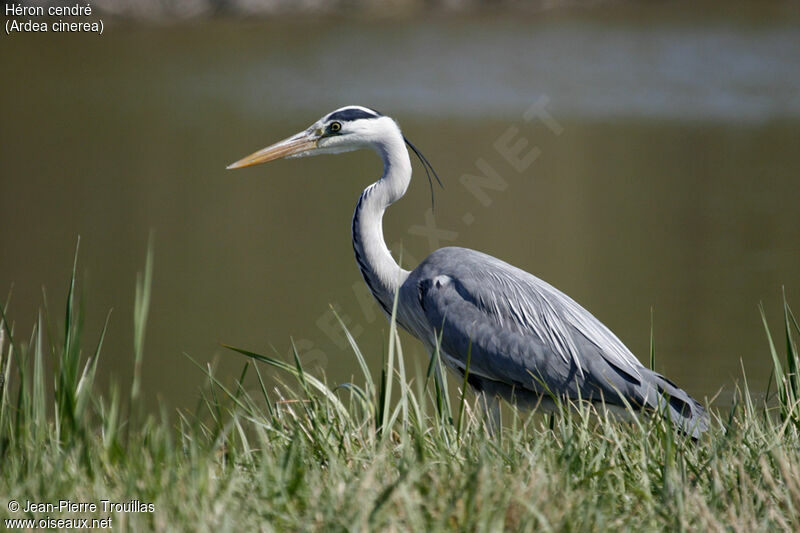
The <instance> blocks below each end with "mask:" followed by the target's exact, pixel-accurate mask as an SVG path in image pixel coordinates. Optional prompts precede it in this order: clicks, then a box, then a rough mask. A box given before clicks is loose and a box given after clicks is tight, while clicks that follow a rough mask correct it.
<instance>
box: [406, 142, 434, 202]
mask: <svg viewBox="0 0 800 533" xmlns="http://www.w3.org/2000/svg"><path fill="white" fill-rule="evenodd" d="M403 140H404V141H405V142H406V144H407V145H408V147H409V148H411V151H412V152H414V154H416V156H417V158H419V161H420V163H422V168H424V169H425V175H426V176H427V177H428V184H429V185H430V187H431V209H433V207H434V202H433V180H432V179H431V174H433V177H434V178H436V182H437V183H438V184H439V187H441V188H442V189H444V185H442V180H440V179H439V175H438V174H437V173H436V170H434V168H433V165H431V162H430V161H428V158H427V157H425V156H424V155H422V152H420V151H419V150H417V147H416V146H414V145H413V144H412V143H411V141H409V140H408V138H406V137H405V136H403Z"/></svg>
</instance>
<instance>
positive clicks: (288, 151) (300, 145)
mask: <svg viewBox="0 0 800 533" xmlns="http://www.w3.org/2000/svg"><path fill="white" fill-rule="evenodd" d="M318 140H319V138H318V137H317V136H315V135H310V134H308V133H307V132H302V133H298V134H297V135H293V136H291V137H289V138H288V139H284V140H282V141H280V142H277V143H275V144H273V145H271V146H267V147H266V148H262V149H261V150H259V151H258V152H254V153H252V154H250V155H248V156H247V157H243V158H242V159H240V160H238V161H237V162H235V163H231V164H230V165H228V166H227V167H226V168H227V169H228V170H232V169H236V168H244V167H251V166H253V165H259V164H261V163H267V162H268V161H274V160H275V159H280V158H282V157H289V156H291V155H296V154H300V153H302V152H306V151H308V150H312V149H314V148H316V147H317V141H318Z"/></svg>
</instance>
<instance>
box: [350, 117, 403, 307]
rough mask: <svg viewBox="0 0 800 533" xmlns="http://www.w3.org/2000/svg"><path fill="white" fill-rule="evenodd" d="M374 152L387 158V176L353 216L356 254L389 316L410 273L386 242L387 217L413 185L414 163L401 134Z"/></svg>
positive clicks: (369, 189)
mask: <svg viewBox="0 0 800 533" xmlns="http://www.w3.org/2000/svg"><path fill="white" fill-rule="evenodd" d="M373 148H375V150H376V151H377V152H378V154H380V156H381V158H383V176H381V179H379V180H378V181H376V182H375V183H373V184H372V185H370V186H369V187H367V188H366V189H364V192H362V193H361V197H360V198H359V199H358V204H356V210H355V213H353V251H354V252H355V255H356V262H357V263H358V268H359V269H360V270H361V275H362V276H364V281H365V282H366V284H367V287H369V290H370V291H371V292H372V295H373V296H374V297H375V299H376V300H378V303H379V304H380V305H381V307H382V308H383V310H384V311H385V312H386V313H387V314H391V312H392V304H393V302H394V296H395V293H396V291H397V289H398V287H400V285H402V284H403V282H404V281H405V280H406V278H408V274H409V272H408V271H407V270H404V269H402V268H401V267H400V265H398V264H397V262H396V261H395V260H394V258H393V257H392V254H391V253H390V252H389V248H387V247H386V242H384V240H383V214H384V212H386V209H387V208H388V207H389V206H390V205H392V204H393V203H394V202H396V201H397V200H399V199H400V198H402V197H403V195H404V194H405V193H406V189H407V188H408V184H409V183H410V181H411V160H410V159H409V156H408V150H406V147H405V144H404V142H403V137H402V135H401V134H400V132H399V130H398V131H397V135H391V136H389V137H388V138H386V139H385V140H383V141H381V142H380V143H376V144H374V145H373Z"/></svg>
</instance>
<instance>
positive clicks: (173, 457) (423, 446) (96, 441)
mask: <svg viewBox="0 0 800 533" xmlns="http://www.w3.org/2000/svg"><path fill="white" fill-rule="evenodd" d="M151 271H152V262H151V260H150V259H149V258H148V260H147V266H146V268H145V272H144V274H143V275H142V276H140V278H139V281H138V283H137V291H136V306H135V313H134V315H135V325H134V339H135V343H134V344H135V346H134V354H135V357H134V360H133V361H131V364H132V365H133V367H134V369H135V371H134V375H135V376H136V377H135V378H134V381H133V383H132V384H131V386H130V387H129V389H126V390H123V389H120V388H118V387H111V388H110V389H109V390H105V391H99V390H97V387H96V386H95V383H94V381H95V375H96V371H97V368H98V365H99V364H102V361H101V360H100V359H101V357H102V355H101V354H102V344H103V338H104V336H105V329H103V330H102V331H99V332H92V333H87V332H85V331H84V330H83V314H82V311H81V306H80V305H78V304H76V296H75V286H74V280H75V268H73V276H72V281H71V282H70V286H69V294H68V298H67V306H66V309H65V311H64V317H63V320H64V324H63V327H62V328H60V329H56V328H54V327H52V325H51V324H50V323H49V322H50V321H49V319H48V315H49V313H48V312H47V310H46V307H45V313H44V314H43V315H42V317H41V318H40V319H39V321H38V325H37V326H36V327H35V329H34V331H33V332H32V333H31V334H30V336H27V337H26V338H25V340H24V341H23V340H22V339H21V338H19V335H18V333H17V332H15V331H13V329H12V327H11V326H10V323H9V322H8V320H7V319H6V317H5V315H3V316H2V319H1V320H2V324H1V325H2V331H3V334H2V338H1V339H0V373H1V374H2V378H3V387H2V392H1V393H0V402H2V403H1V404H0V468H1V469H2V475H0V494H2V496H0V519H6V518H34V519H41V518H44V517H45V516H50V517H52V518H58V517H63V518H73V519H75V518H79V517H97V518H105V517H107V516H109V515H110V516H111V518H112V527H113V529H114V530H116V531H124V530H134V531H139V530H161V531H174V530H186V531H196V530H199V531H221V530H231V531H249V530H265V531H285V530H290V531H344V530H357V531H360V530H393V531H438V530H448V531H497V530H500V529H504V528H505V529H508V530H512V531H604V530H609V531H614V530H634V531H650V530H676V531H677V530H693V531H722V530H725V531H759V530H760V531H767V530H769V531H774V530H793V529H796V527H797V524H798V523H800V516H798V513H800V438H798V437H799V436H800V433H798V430H800V407H798V402H800V377H798V374H797V371H796V369H797V368H798V350H797V344H796V341H795V338H796V336H797V335H798V334H800V328H798V324H797V321H796V320H795V318H794V316H793V315H792V312H791V310H790V309H789V306H788V304H785V306H784V324H783V325H782V326H783V327H782V329H783V330H784V334H783V337H782V338H781V340H780V341H779V342H776V341H775V340H774V337H773V336H772V333H771V332H770V329H769V328H768V327H767V322H766V320H765V322H764V325H765V330H766V332H767V336H768V341H767V343H766V346H765V362H766V361H767V360H768V358H770V357H771V363H772V365H773V366H774V380H773V390H775V389H777V393H776V394H775V398H776V399H775V401H773V402H772V403H774V404H775V406H776V407H774V408H771V409H768V408H766V407H765V405H763V404H761V403H758V402H756V401H755V400H754V399H753V397H752V396H751V394H750V392H749V390H748V388H747V383H746V380H744V379H743V380H742V386H741V388H740V389H738V390H737V394H736V395H735V400H734V402H733V404H732V405H729V406H728V405H726V406H722V407H723V409H722V411H721V412H724V415H721V414H719V412H714V414H713V418H714V421H713V423H712V429H711V430H710V431H709V433H708V434H707V435H706V436H704V437H703V438H702V439H701V440H700V441H698V442H692V441H691V440H690V439H688V438H686V437H684V436H681V435H680V434H677V433H676V432H674V431H673V430H672V429H671V427H670V426H669V425H668V424H666V423H665V422H664V420H663V419H661V418H660V417H657V416H651V417H643V418H641V419H640V420H639V421H638V422H634V423H622V422H618V421H615V420H609V419H607V418H606V417H605V416H603V415H602V414H601V415H597V414H593V413H592V412H591V408H590V407H587V406H585V405H573V406H570V407H569V408H562V409H561V412H560V414H559V415H557V416H553V417H545V416H542V415H537V414H526V413H520V412H516V411H515V410H513V409H510V408H508V407H507V406H504V410H505V411H506V412H505V417H504V422H505V424H504V426H503V428H502V430H501V431H499V432H496V433H495V434H494V435H492V436H490V435H489V434H488V432H487V430H486V425H485V424H484V421H483V417H482V414H481V413H482V411H481V410H480V409H479V408H478V406H477V404H476V400H475V398H474V397H473V396H472V395H471V393H468V394H463V393H462V390H463V383H462V382H461V381H460V380H459V382H455V381H453V382H451V383H448V382H447V379H446V374H445V373H444V372H443V371H442V367H441V363H440V361H439V360H438V358H433V360H432V361H431V363H430V365H429V366H428V368H427V370H426V371H425V372H421V373H420V374H421V375H410V374H407V371H406V369H407V361H406V360H405V359H404V355H403V349H402V346H401V344H400V341H399V339H398V336H397V332H396V327H395V324H394V322H392V324H391V328H390V338H389V342H388V349H387V352H386V354H385V362H384V365H383V368H382V369H381V371H380V378H379V379H375V380H373V378H372V374H371V371H370V368H369V367H368V366H367V363H366V361H365V357H364V356H363V354H362V353H361V351H360V349H359V347H358V345H357V344H356V343H355V341H354V340H353V338H352V336H350V335H349V333H347V332H346V328H345V332H346V334H347V336H348V338H349V339H350V344H351V348H352V354H342V357H345V356H351V357H353V359H354V361H355V362H356V363H357V364H358V367H359V368H360V369H361V377H360V379H359V380H357V382H356V383H348V384H339V385H333V384H329V383H327V382H326V381H325V379H324V378H320V377H318V376H314V375H311V374H309V373H306V372H305V371H304V370H303V368H302V366H301V364H300V361H299V358H298V357H297V356H296V355H295V357H294V360H293V361H289V362H287V361H284V360H282V359H280V358H278V357H276V356H274V355H264V354H259V353H255V352H252V351H248V350H244V349H238V348H233V350H235V351H236V352H239V354H243V355H244V356H246V357H245V358H242V361H243V369H242V372H241V376H240V378H239V379H238V380H234V381H227V382H223V381H221V380H220V379H218V378H217V377H216V376H215V375H214V373H213V371H211V370H210V369H209V367H207V366H204V365H200V364H197V367H199V370H198V371H197V382H198V391H199V395H200V397H201V398H202V400H201V402H200V404H199V407H198V408H197V410H196V411H194V412H183V411H182V412H178V413H163V412H162V413H157V414H153V413H146V412H142V410H141V409H138V406H139V405H140V403H141V390H140V384H139V374H140V372H139V369H140V368H141V365H142V364H147V359H146V358H145V357H144V332H145V324H146V321H147V308H148V302H149V297H150V278H151V275H150V272H151ZM342 327H343V328H344V325H343V324H342ZM767 348H768V350H767ZM767 352H768V353H769V354H770V355H766V354H767ZM651 353H652V350H651ZM231 357H239V355H237V354H235V353H231ZM48 358H49V359H51V360H52V365H51V366H48V365H47V364H46V360H47V359H48ZM186 364H187V372H188V371H189V369H190V368H191V367H192V366H193V361H192V360H189V359H187V361H186ZM46 368H53V372H52V373H50V372H46V370H45V369H46ZM50 374H52V375H50ZM276 378H277V379H278V381H276ZM275 383H277V385H275ZM775 385H777V387H775ZM448 387H449V390H448ZM12 499H13V500H17V501H19V502H20V503H22V504H24V502H25V501H26V500H31V501H34V502H58V500H61V499H70V500H72V501H73V502H95V503H97V504H98V505H101V504H100V501H101V500H111V501H117V502H129V501H131V500H138V501H140V502H146V503H152V504H153V505H154V508H155V509H154V511H153V512H140V513H131V512H129V513H123V512H118V513H109V512H103V509H102V508H100V509H98V511H96V512H93V513H92V512H89V513H69V512H66V513H59V512H58V511H56V512H49V513H35V514H26V513H23V512H17V513H12V512H9V511H8V503H9V502H10V500H12Z"/></svg>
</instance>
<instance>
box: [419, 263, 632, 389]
mask: <svg viewBox="0 0 800 533" xmlns="http://www.w3.org/2000/svg"><path fill="white" fill-rule="evenodd" d="M414 274H415V277H416V282H417V283H418V284H419V286H420V287H421V288H422V289H424V290H422V289H421V290H420V291H419V297H420V303H421V304H422V306H423V308H424V309H425V313H426V316H427V317H428V320H429V325H430V326H431V327H433V328H437V329H438V328H440V327H441V326H442V324H443V322H442V321H443V320H446V321H447V322H448V331H449V333H450V334H451V335H454V336H461V337H464V338H470V339H471V341H472V342H480V343H482V344H483V345H492V346H494V347H495V348H496V349H497V350H499V351H502V350H504V349H508V348H509V347H510V348H513V347H516V348H520V349H521V348H522V346H521V345H520V343H522V344H524V343H526V342H527V343H532V345H535V349H536V350H545V351H547V352H548V354H547V355H548V356H549V357H551V359H552V355H555V356H556V357H558V358H559V359H560V360H561V362H562V363H563V364H564V367H565V368H569V367H570V366H571V365H573V364H574V366H575V367H576V369H577V372H578V374H579V375H580V376H583V375H584V372H585V371H586V368H587V365H589V363H591V361H588V360H587V358H591V357H598V355H599V356H600V357H602V358H603V359H604V360H605V362H607V363H608V364H610V365H612V366H613V367H614V368H616V369H617V370H618V371H620V372H622V373H624V374H626V375H627V377H628V378H630V379H631V380H634V381H636V382H637V383H638V382H639V381H641V378H642V376H641V373H640V371H639V369H640V368H641V363H640V362H639V361H638V360H637V359H636V357H635V356H634V355H633V354H632V353H631V352H630V350H628V348H627V347H626V346H625V345H624V344H623V343H622V341H620V340H619V339H618V338H617V337H616V335H614V334H613V333H612V332H611V330H609V329H608V328H607V327H606V326H604V325H603V324H602V323H601V322H600V321H599V320H597V319H596V318H595V317H594V316H593V315H592V314H591V313H589V312H588V311H586V310H585V309H584V308H583V307H581V306H580V305H579V304H578V303H577V302H575V301H574V300H573V299H572V298H570V297H569V296H567V295H566V294H564V293H562V292H561V291H559V290H558V289H556V288H555V287H553V286H552V285H550V284H548V283H546V282H544V281H542V280H540V279H539V278H537V277H535V276H533V275H531V274H529V273H527V272H525V271H523V270H520V269H518V268H516V267H513V266H511V265H509V264H508V263H505V262H503V261H500V260H499V259H496V258H494V257H491V256H489V255H486V254H482V253H480V252H476V251H473V250H467V249H464V248H443V249H441V250H437V251H436V252H434V253H433V254H431V255H430V256H429V257H428V259H426V260H425V262H423V263H422V264H421V265H420V266H419V267H418V269H416V270H415V272H414ZM478 334H480V335H484V336H486V338H481V339H478V338H477V335H478ZM489 337H491V338H489ZM463 340H464V339H463V338H462V339H461V341H462V343H463ZM504 343H505V344H507V345H508V347H504V346H502V345H503V344H504ZM520 356H521V355H520ZM531 362H533V361H531ZM523 363H524V361H523ZM523 366H529V365H523ZM589 366H591V365H589Z"/></svg>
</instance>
